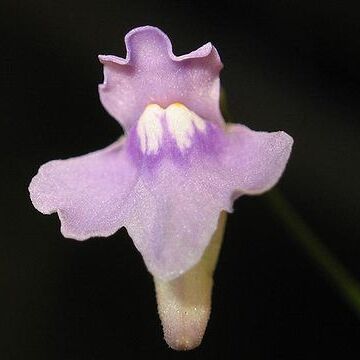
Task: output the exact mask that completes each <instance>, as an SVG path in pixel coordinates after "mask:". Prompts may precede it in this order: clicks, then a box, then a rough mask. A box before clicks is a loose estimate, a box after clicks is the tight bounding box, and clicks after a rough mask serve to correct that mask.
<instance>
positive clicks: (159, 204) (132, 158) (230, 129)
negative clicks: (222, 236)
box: [29, 26, 293, 281]
mask: <svg viewBox="0 0 360 360" xmlns="http://www.w3.org/2000/svg"><path fill="white" fill-rule="evenodd" d="M125 43H126V48H127V57H126V59H122V58H119V57H116V56H112V55H100V56H99V59H100V61H101V63H102V64H103V65H104V82H103V84H101V85H100V86H99V93H100V99H101V101H102V104H103V105H104V107H105V108H106V110H107V111H108V112H109V113H110V114H111V115H112V116H113V117H114V118H115V119H116V120H117V121H119V122H120V124H121V125H122V126H123V128H124V131H125V135H124V136H123V137H121V138H120V140H118V141H116V142H115V143H114V144H112V145H110V146H109V147H107V148H105V149H102V150H99V151H96V152H93V153H89V154H86V155H83V156H80V157H74V158H70V159H67V160H55V161H50V162H48V163H46V164H45V165H43V166H41V168H40V169H39V172H38V174H37V175H36V176H35V177H34V178H33V179H32V181H31V184H30V187H29V191H30V196H31V200H32V202H33V204H34V206H35V208H36V209H37V210H39V211H40V212H42V213H44V214H51V213H54V212H57V213H58V215H59V218H60V221H61V232H62V234H63V235H64V236H65V237H68V238H73V239H76V240H85V239H88V238H90V237H93V236H110V235H112V234H114V233H115V232H116V231H117V230H118V229H119V228H121V227H122V226H125V227H126V229H127V231H128V233H129V235H130V237H131V238H132V240H133V241H134V244H135V246H136V248H137V249H138V250H139V251H140V253H141V254H142V256H143V258H144V261H145V263H146V265H147V268H148V270H149V271H150V272H151V273H152V274H153V275H154V276H155V277H156V278H159V279H161V280H165V281H169V280H172V279H175V278H177V277H179V276H180V275H181V274H183V273H185V272H186V271H187V270H189V269H190V268H192V267H193V266H194V265H195V264H196V263H197V262H198V261H199V260H200V258H201V256H202V254H203V252H204V250H205V248H206V247H207V245H208V243H209V241H210V239H211V237H212V234H213V233H214V231H215V230H216V227H217V223H218V219H219V214H220V212H221V211H223V210H225V211H227V212H231V211H232V204H233V201H234V200H235V199H236V198H238V197H239V196H241V195H245V194H250V195H254V194H260V193H263V192H264V191H267V190H269V189H270V188H271V187H272V186H274V185H275V183H276V182H277V181H278V180H279V178H280V176H281V174H282V173H283V171H284V168H285V166H286V163H287V161H288V158H289V155H290V151H291V147H292V142H293V140H292V138H291V137H290V136H289V135H287V134H286V133H284V132H282V131H279V132H272V133H268V132H256V131H252V130H250V129H249V128H247V127H245V126H243V125H235V124H225V122H224V120H223V118H222V115H221V112H220V107H219V88H220V81H219V72H220V70H221V68H222V63H221V61H220V58H219V55H218V53H217V51H216V49H215V47H214V46H213V45H212V44H210V43H207V44H205V45H204V46H202V47H200V48H199V49H197V50H195V51H193V52H191V53H189V54H187V55H182V56H175V55H174V54H173V53H172V46H171V42H170V40H169V39H168V37H167V36H166V35H165V34H164V33H163V32H162V31H160V30H159V29H157V28H155V27H150V26H145V27H140V28H136V29H133V30H132V31H130V32H129V33H128V34H127V35H126V37H125Z"/></svg>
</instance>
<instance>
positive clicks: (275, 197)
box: [264, 188, 360, 318]
mask: <svg viewBox="0 0 360 360" xmlns="http://www.w3.org/2000/svg"><path fill="white" fill-rule="evenodd" d="M264 198H265V200H266V203H267V205H268V206H269V207H270V209H271V211H272V212H273V213H274V215H275V216H276V217H277V218H278V219H279V220H280V221H281V222H282V223H283V224H284V226H285V228H286V229H287V231H288V232H289V233H290V234H291V236H292V238H293V239H294V240H296V241H297V242H298V243H299V244H300V245H301V246H302V247H303V248H304V249H305V251H306V252H307V254H308V255H309V256H310V257H311V259H312V260H313V261H314V262H315V263H316V265H317V266H318V267H319V268H320V270H321V271H322V272H323V273H324V274H325V275H326V277H327V278H328V279H329V280H330V281H331V282H332V284H333V285H334V286H335V288H336V289H337V290H338V291H339V293H340V294H341V295H342V297H343V298H344V299H345V300H346V301H347V302H348V304H349V305H350V306H351V307H352V308H353V310H354V311H355V312H356V314H357V316H358V317H359V318H360V286H359V283H358V282H357V281H356V279H355V278H354V277H353V276H352V275H351V274H350V273H349V272H348V271H347V270H346V268H345V267H344V266H343V264H341V262H340V261H339V260H338V259H337V258H336V256H335V255H334V254H332V253H331V251H330V250H329V249H328V248H327V247H326V246H325V245H324V244H323V243H322V242H321V240H320V239H319V238H318V237H317V236H316V234H315V233H314V232H313V231H312V230H311V228H310V227H309V226H308V225H307V224H306V223H305V221H304V220H303V219H302V217H301V216H300V215H299V214H298V213H297V211H296V210H295V208H294V207H293V206H292V205H291V204H290V203H289V201H287V200H286V198H285V197H284V196H283V195H282V194H281V192H280V191H279V189H276V188H275V189H273V190H272V191H270V192H268V193H267V194H265V195H264Z"/></svg>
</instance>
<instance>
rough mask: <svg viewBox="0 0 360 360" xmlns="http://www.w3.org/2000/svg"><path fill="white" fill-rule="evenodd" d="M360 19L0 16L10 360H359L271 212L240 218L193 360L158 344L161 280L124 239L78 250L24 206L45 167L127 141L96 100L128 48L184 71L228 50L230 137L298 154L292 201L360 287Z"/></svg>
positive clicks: (229, 234)
mask: <svg viewBox="0 0 360 360" xmlns="http://www.w3.org/2000/svg"><path fill="white" fill-rule="evenodd" d="M235 3H237V6H235ZM356 4H357V1H353V2H352V1H304V0H303V1H270V0H268V1H239V2H231V1H223V0H222V1H219V2H217V4H215V5H211V4H210V2H208V1H206V2H205V1H149V0H148V1H136V0H132V1H119V0H117V1H115V0H112V1H110V0H102V1H94V0H86V1H85V0H72V1H71V0H63V1H53V0H36V1H35V0H27V1H18V0H5V1H4V0H1V5H0V7H1V9H0V13H1V18H0V41H1V53H0V59H1V73H0V87H1V98H0V105H1V107H0V109H1V110H0V124H1V127H0V128H1V148H2V149H1V152H0V161H1V169H2V170H1V199H2V200H1V212H2V215H1V230H2V232H1V241H0V358H1V359H2V360H13V359H14V360H18V359H19V360H20V359H37V360H41V359H54V360H57V359H59V360H60V359H61V360H78V359H79V360H80V359H84V360H85V359H86V360H90V359H96V360H107V359H115V358H118V359H127V358H129V359H130V358H133V357H134V356H135V355H142V356H144V357H145V356H151V358H152V357H154V358H173V357H174V358H180V357H182V358H186V359H190V358H191V359H199V358H207V359H210V358H225V359H235V358H240V359H253V358H254V359H321V358H325V356H329V355H335V356H340V358H341V359H353V358H356V356H359V355H360V343H359V339H360V321H359V318H357V317H356V316H355V313H354V312H353V311H352V310H351V309H350V308H349V306H348V304H347V303H346V302H345V301H344V300H343V299H342V298H341V296H340V295H339V293H338V291H337V290H336V288H335V287H334V286H333V285H332V284H331V283H330V282H328V281H327V279H326V277H325V276H324V273H323V272H322V270H321V269H319V268H318V267H317V266H316V265H315V264H314V263H313V262H312V260H311V259H309V258H308V256H307V255H306V252H304V250H303V249H302V248H301V246H300V245H299V244H298V243H297V242H296V241H294V239H293V237H292V236H291V234H290V233H288V232H287V231H286V230H285V227H284V226H283V224H281V222H279V220H278V219H277V218H276V217H274V215H273V214H272V213H271V211H269V209H268V208H267V207H266V204H265V202H266V199H265V198H264V197H244V198H241V199H239V200H238V201H237V202H236V204H235V209H236V211H235V213H234V214H232V215H231V216H230V217H229V221H228V226H227V230H226V236H225V242H224V246H223V249H222V252H221V256H220V261H219V265H218V268H217V272H216V277H215V281H216V286H215V288H214V297H213V312H212V317H211V320H210V322H209V325H208V329H207V333H206V335H205V338H204V340H203V344H202V345H201V347H200V348H198V349H197V350H195V351H193V352H190V353H186V354H185V353H183V354H179V353H175V352H173V351H172V350H169V349H168V348H167V345H166V344H165V343H164V342H163V340H162V331H161V326H160V321H159V319H158V316H157V312H156V303H155V297H154V290H153V284H152V279H151V276H150V275H149V274H148V273H147V271H146V269H145V267H144V265H143V263H142V259H141V257H140V255H139V254H138V253H137V252H136V250H135V248H134V246H133V244H132V242H131V240H130V239H129V237H128V235H127V233H126V231H125V230H124V229H122V230H121V231H119V232H118V233H117V234H115V235H114V236H112V237H110V238H108V239H91V240H88V241H86V242H82V243H80V242H76V241H73V240H69V239H64V238H62V236H61V234H60V231H59V221H58V219H57V216H56V215H52V216H43V215H41V214H40V213H38V212H37V211H36V210H35V209H34V208H33V207H32V205H31V202H30V200H29V197H28V192H27V186H28V184H29V182H30V180H31V178H32V176H34V175H35V173H36V172H37V169H38V167H39V166H40V165H41V164H43V163H44V162H46V161H48V160H51V159H57V158H66V157H70V156H75V155H79V154H83V153H86V152H89V151H93V150H95V149H99V148H102V147H104V146H106V145H107V144H110V143H111V142H113V141H114V140H115V139H116V138H117V137H118V136H119V135H120V133H121V128H120V127H119V125H118V124H117V122H116V121H115V120H113V119H112V118H111V117H110V116H109V115H108V114H107V113H106V112H105V110H104V109H103V107H102V106H101V105H100V102H99V99H98V94H97V84H98V83H100V82H102V66H100V64H99V63H98V60H97V54H99V53H105V54H116V55H120V56H124V55H125V52H124V51H125V49H124V44H123V37H124V35H125V34H126V32H127V31H129V30H130V29H131V28H133V27H135V26H139V25H146V24H150V25H155V26H158V27H160V28H161V29H162V30H164V31H165V32H166V33H167V34H168V35H169V36H170V38H171V39H172V42H173V46H174V52H175V53H176V54H177V55H179V54H183V53H186V52H189V51H191V50H193V49H195V48H197V47H199V46H201V45H202V44H204V43H205V42H207V41H211V42H212V43H213V44H214V45H215V46H216V47H217V49H218V50H219V52H220V55H221V57H222V60H223V62H224V64H225V68H224V70H223V72H222V78H221V79H222V84H223V86H224V87H225V89H226V92H227V96H228V102H229V109H230V111H231V113H232V116H233V118H234V121H238V122H242V123H245V124H246V125H248V126H250V127H251V128H253V129H257V130H267V131H272V130H278V129H282V130H284V131H286V132H288V133H289V134H291V135H292V136H293V137H294V139H295V147H294V151H293V154H292V157H291V161H290V163H289V166H288V168H287V170H286V173H285V176H284V177H283V179H282V180H281V182H280V184H279V188H280V189H281V190H282V191H283V193H284V194H285V195H286V196H287V198H288V199H289V200H290V201H291V202H292V204H293V205H294V206H295V207H296V209H297V211H298V212H299V213H300V214H301V215H302V217H303V218H304V220H305V221H306V222H307V223H308V225H309V226H310V227H312V229H313V230H314V231H315V232H316V233H317V234H318V236H319V237H320V238H321V239H322V241H323V242H324V243H325V244H326V245H327V246H328V247H329V248H330V250H331V251H332V252H333V253H335V254H336V255H337V256H338V258H339V259H340V260H341V261H342V262H343V263H344V264H345V265H346V266H347V268H348V269H349V270H350V271H351V272H352V273H353V275H354V276H355V277H357V278H358V279H360V262H359V259H360V242H359V240H360V239H359V237H360V236H359V234H360V229H359V215H360V211H359V204H360V194H359V190H358V188H359V175H360V173H359V164H360V151H359V140H360V123H359V115H360V107H359V106H360V105H359V104H360V87H359V80H360V66H359V64H360V32H359V23H360V11H359V9H358V7H357V5H356Z"/></svg>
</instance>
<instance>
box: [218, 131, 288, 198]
mask: <svg viewBox="0 0 360 360" xmlns="http://www.w3.org/2000/svg"><path fill="white" fill-rule="evenodd" d="M292 145H293V139H292V137H291V136H289V135H288V134H286V133H285V132H283V131H278V132H260V131H253V130H250V129H249V128H247V127H246V126H243V125H235V124H232V125H228V126H227V133H226V144H225V146H224V153H223V155H222V162H223V164H224V166H225V167H226V168H227V169H228V171H229V174H228V176H229V179H231V180H232V181H233V183H234V187H235V188H236V189H237V191H240V192H241V193H244V194H252V195H255V194H261V193H263V192H265V191H267V190H269V189H270V188H272V187H273V186H274V185H275V184H276V183H277V182H278V180H279V179H280V177H281V175H282V173H283V171H284V169H285V167H286V164H287V162H288V159H289V156H290V153H291V148H292Z"/></svg>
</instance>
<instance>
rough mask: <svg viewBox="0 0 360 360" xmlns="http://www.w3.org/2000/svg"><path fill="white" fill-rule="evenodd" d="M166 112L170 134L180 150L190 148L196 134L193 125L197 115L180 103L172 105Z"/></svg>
mask: <svg viewBox="0 0 360 360" xmlns="http://www.w3.org/2000/svg"><path fill="white" fill-rule="evenodd" d="M165 111H166V120H167V125H168V129H169V132H170V134H171V135H172V137H173V138H174V139H175V141H176V144H177V146H178V147H179V148H180V150H184V149H187V148H189V147H190V146H191V138H192V136H193V135H194V132H195V129H194V125H193V121H194V120H193V119H194V115H195V114H194V113H193V112H192V111H190V110H189V109H188V108H187V107H186V106H184V105H182V104H180V103H175V104H172V105H170V106H169V107H168V108H167V109H166V110H165ZM201 120H202V119H201ZM204 125H205V124H204ZM200 126H201V125H200Z"/></svg>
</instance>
